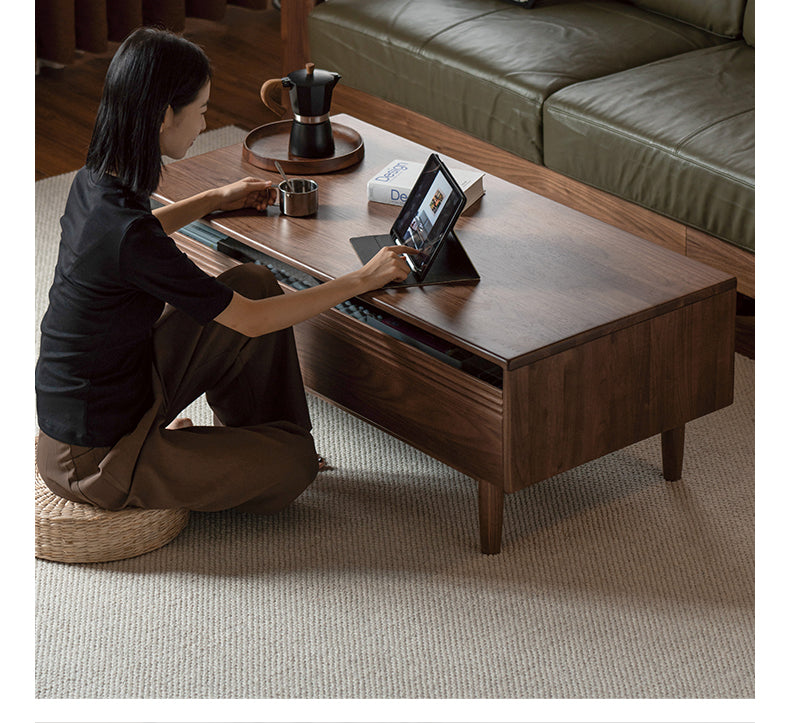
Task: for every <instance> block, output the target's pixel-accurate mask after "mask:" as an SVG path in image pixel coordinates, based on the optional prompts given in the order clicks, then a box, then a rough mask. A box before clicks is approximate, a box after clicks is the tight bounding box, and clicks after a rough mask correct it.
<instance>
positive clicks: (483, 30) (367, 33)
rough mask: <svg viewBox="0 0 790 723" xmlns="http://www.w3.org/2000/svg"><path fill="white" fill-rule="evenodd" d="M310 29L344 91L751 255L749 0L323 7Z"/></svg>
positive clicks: (349, 1)
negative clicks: (412, 114)
mask: <svg viewBox="0 0 790 723" xmlns="http://www.w3.org/2000/svg"><path fill="white" fill-rule="evenodd" d="M307 31H308V34H309V47H310V51H309V52H310V55H311V60H313V61H314V62H315V63H316V64H317V65H319V66H320V67H326V68H331V69H332V70H334V71H337V72H339V73H340V74H341V75H342V77H343V83H344V84H346V85H349V86H351V87H352V88H356V89H358V90H360V91H364V92H365V93H368V94H370V95H373V96H376V97H379V98H383V99H385V100H388V101H391V102H393V103H396V104H397V105H399V106H403V107H405V108H409V109H411V110H414V111H417V112H418V113H421V114H423V115H425V116H428V117H429V118H432V119H434V120H438V121H441V122H443V123H445V124H447V125H449V126H452V127H454V128H458V129H461V130H463V131H465V132H466V133H469V134H470V135H472V136H475V137H477V138H480V139H482V140H485V141H487V142H489V143H492V144H493V145H495V146H498V147H499V148H502V149H505V150H507V151H510V152H512V153H515V154H517V155H518V156H521V157H522V158H524V159H526V160H527V161H530V162H532V163H535V164H540V165H542V166H545V167H546V168H549V169H552V170H554V171H557V172H559V173H561V174H563V176H567V177H570V178H572V179H576V180H578V181H581V182H583V183H584V184H586V185H589V186H592V187H595V188H597V189H601V190H603V191H606V192H608V193H610V194H612V195H614V196H616V197H619V198H621V199H626V200H628V201H630V202H633V203H635V204H637V205H639V206H642V207H644V208H647V209H650V210H652V211H654V212H657V213H658V214H661V215H662V216H666V217H668V218H671V219H674V220H676V221H679V222H680V223H682V224H684V225H686V226H687V227H689V228H692V229H698V230H700V231H702V232H704V234H707V235H710V236H711V237H715V239H720V240H722V241H723V242H725V243H726V244H729V245H731V246H734V247H737V248H738V249H740V250H741V251H742V252H746V253H747V254H752V255H753V254H754V44H755V38H754V0H694V1H693V2H690V1H688V0H633V1H632V2H624V1H623V2H620V1H617V0H589V1H586V2H585V1H581V2H580V1H578V0H576V1H569V0H536V1H535V2H534V3H529V2H527V3H519V2H516V1H515V0H419V2H413V1H411V0H326V2H321V3H319V4H317V5H316V7H315V8H313V9H312V12H311V13H310V15H309V17H308V22H307ZM752 262H753V257H752Z"/></svg>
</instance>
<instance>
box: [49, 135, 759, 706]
mask: <svg viewBox="0 0 790 723" xmlns="http://www.w3.org/2000/svg"><path fill="white" fill-rule="evenodd" d="M241 137H243V134H242V133H241V131H238V130H236V129H232V128H228V129H222V130H220V131H214V132H211V133H208V134H205V135H204V136H202V137H201V138H200V139H199V141H198V145H197V147H196V148H195V149H194V150H195V151H196V152H197V151H201V150H208V149H210V148H212V147H217V146H220V145H224V144H227V143H230V142H233V141H236V140H239V139H240V138H241ZM70 178H71V176H70V175H68V176H61V177H57V178H53V179H47V180H46V181H42V182H39V183H37V184H36V241H37V264H36V278H37V293H36V306H37V308H36V319H37V322H36V323H37V324H38V320H39V319H40V316H41V314H42V313H43V307H44V298H45V293H46V290H47V287H48V284H49V279H50V278H51V272H52V267H53V265H54V260H55V253H56V245H57V236H58V218H59V215H60V212H61V210H62V206H63V203H64V201H65V194H66V193H67V191H68V186H69V181H70ZM735 369H736V386H735V403H734V404H733V405H732V406H731V407H729V408H727V409H724V410H722V411H720V412H717V413H716V414H713V415H709V416H708V417H706V418H703V419H700V420H697V421H695V422H693V423H691V424H690V425H688V427H687V433H686V462H685V468H684V476H683V480H682V481H680V482H677V483H673V484H667V483H665V482H664V481H663V479H662V477H661V459H660V443H659V440H658V439H657V438H654V439H651V440H647V441H645V442H642V443H640V444H636V445H634V446H632V447H629V448H627V449H624V450H622V451H620V452H618V453H615V454H612V455H609V456H607V457H605V458H603V459H601V460H598V461H596V462H592V463H590V464H587V465H584V466H582V467H580V468H578V469H576V470H573V471H571V472H568V473H566V474H563V475H560V476H558V477H555V478H553V479H551V480H548V481H546V482H544V483H541V484H539V485H536V486H534V487H532V488H530V489H528V490H525V491H523V492H521V493H518V494H516V495H511V496H508V497H507V498H506V501H505V531H504V540H503V553H502V554H501V555H498V556H492V557H487V556H483V555H481V554H480V553H479V552H478V543H477V539H476V529H477V528H476V485H475V483H474V482H473V481H472V480H470V479H468V478H466V477H464V476H463V475H460V474H458V473H457V472H455V471H454V470H452V469H449V468H447V467H445V466H444V465H442V464H440V463H438V462H435V461H434V460H432V459H430V458H428V457H426V456H425V455H423V454H421V453H419V452H417V451H415V450H414V449H412V448H410V447H408V446H406V445H404V444H402V443H400V442H398V441H397V440H394V439H392V438H391V437H388V436H387V435H385V434H383V433H381V432H379V431H378V430H376V429H373V428H372V427H370V426H368V425H366V424H365V423H364V422H361V421H359V420H357V419H355V418H353V417H351V416H349V415H347V414H345V413H342V412H340V411H338V410H336V409H334V408H333V407H331V406H330V405H328V404H326V403H324V402H322V401H321V400H317V399H313V398H311V400H310V404H311V410H312V413H313V420H314V424H315V433H316V437H317V443H318V447H319V449H320V450H321V451H322V452H323V453H324V454H325V455H326V456H327V457H328V458H329V460H330V461H331V462H332V464H333V465H334V466H335V467H336V469H335V470H334V471H331V472H327V473H325V474H323V475H321V476H320V477H319V480H318V481H317V482H316V483H315V484H314V485H313V486H312V487H311V488H310V489H309V490H308V491H307V492H306V493H305V494H304V495H303V497H301V498H300V499H299V500H298V501H297V502H296V503H295V504H294V505H293V506H292V507H291V508H289V509H288V510H286V511H285V512H284V513H282V514H280V515H278V516H275V517H269V518H258V517H254V516H248V515H243V514H238V513H233V512H227V513H220V514H194V515H193V516H192V518H191V521H190V523H189V525H188V527H187V529H186V530H185V531H184V532H183V533H182V535H181V536H180V537H178V538H177V539H176V540H175V541H174V542H173V543H171V544H170V545H168V546H167V547H165V548H163V549H161V550H158V551H156V552H153V553H150V554H148V555H145V556H142V557H139V558H136V559H132V560H127V561H122V562H116V563H108V564H102V565H86V566H66V565H60V564H55V563H48V562H42V561H38V562H37V563H36V660H35V668H36V695H37V697H39V698H189V697H192V698H399V699H402V698H565V699H569V698H637V699H639V698H684V699H691V698H704V699H714V698H730V699H732V698H751V697H753V696H754V579H753V571H754V554H753V553H754V363H753V362H752V361H750V360H748V359H746V358H743V357H737V358H736V365H735ZM190 414H192V415H193V417H194V419H195V421H196V422H198V423H204V424H208V423H210V419H209V415H208V409H207V407H206V406H205V404H204V403H202V402H201V403H198V404H196V405H193V408H191V409H190ZM56 717H57V716H56ZM525 719H526V718H524V719H522V720H525ZM454 720H457V719H454ZM476 720H479V719H476ZM607 720H609V719H607ZM612 720H614V718H612ZM662 720H663V718H662Z"/></svg>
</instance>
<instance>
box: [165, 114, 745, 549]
mask: <svg viewBox="0 0 790 723" xmlns="http://www.w3.org/2000/svg"><path fill="white" fill-rule="evenodd" d="M335 119H336V120H337V121H338V122H340V123H342V124H344V125H346V126H349V127H352V128H354V129H356V130H357V131H358V132H359V133H360V134H361V136H362V138H363V139H364V143H365V156H364V159H363V160H362V162H361V163H360V164H359V165H358V166H356V167H354V168H350V169H347V170H345V171H341V172H338V173H333V174H327V175H318V176H314V178H315V179H316V180H317V181H318V183H319V187H320V190H319V194H320V209H319V211H318V213H317V214H316V216H314V217H311V218H301V219H297V218H287V217H281V216H280V215H279V211H278V210H276V209H274V208H272V209H270V211H269V213H268V215H263V214H257V213H250V212H248V211H247V212H239V213H229V214H220V215H215V216H212V217H211V219H210V220H209V221H208V222H209V223H210V225H211V226H213V227H214V228H215V229H219V230H221V231H222V232H223V233H225V234H227V235H228V236H230V237H232V238H234V239H237V240H239V241H241V242H243V243H244V244H245V246H247V247H249V248H251V249H254V250H257V251H261V252H264V253H266V254H268V255H269V256H271V257H273V258H274V259H277V260H280V261H283V262H286V263H287V264H289V265H290V266H292V267H294V268H296V269H299V270H301V271H304V272H306V273H307V274H309V275H311V276H313V277H315V278H317V279H319V280H322V281H325V280H328V279H332V278H335V277H337V276H340V275H342V274H344V273H347V272H348V271H351V270H352V269H355V268H358V266H359V261H358V259H357V257H356V254H355V253H354V251H353V249H352V247H351V245H350V244H349V241H348V239H349V238H350V237H352V236H361V235H365V234H369V233H373V232H386V231H387V229H388V228H389V226H390V225H391V223H392V221H393V219H394V218H395V217H396V215H397V213H398V208H397V207H394V206H388V205H383V204H377V203H368V201H367V196H366V184H367V181H368V179H369V178H370V177H371V176H372V175H374V174H375V173H376V172H377V171H379V170H381V169H382V168H383V167H384V166H385V165H386V164H387V163H388V162H390V161H391V160H393V159H396V158H399V159H405V160H415V161H422V160H424V159H425V158H426V157H427V154H428V152H429V149H427V148H425V147H422V146H418V145H416V144H414V143H412V142H410V141H407V140H405V139H403V138H400V137H398V136H396V135H393V134H391V133H388V132H386V131H383V130H381V129H379V128H376V127H374V126H371V125H368V124H366V123H363V122H361V121H358V120H356V119H354V118H352V117H351V116H348V115H341V116H337V117H336V118H335ZM445 160H446V161H447V162H448V165H449V166H450V167H451V168H452V167H464V164H463V163H462V162H461V161H458V160H455V159H452V158H447V157H445ZM246 175H255V176H260V177H264V178H270V179H271V180H272V181H277V180H278V177H277V176H276V175H275V174H271V173H268V172H267V171H262V170H260V169H258V168H256V167H254V166H251V165H249V164H247V163H245V162H244V161H243V160H242V147H241V145H236V146H231V147H228V148H223V149H220V150H217V151H214V152H211V153H207V154H205V155H202V156H197V157H195V158H191V159H187V160H183V161H180V162H177V163H173V164H171V165H169V166H168V167H167V169H166V171H165V173H164V177H163V182H162V185H161V187H160V189H159V191H158V194H157V198H158V200H160V201H163V202H166V203H167V202H173V201H176V200H179V199H181V198H184V197H186V196H189V195H191V194H193V193H196V192H198V191H201V190H203V189H205V188H208V187H211V186H216V185H220V184H223V183H227V182H230V181H234V180H237V179H238V178H240V177H242V176H246ZM485 187H486V195H485V196H484V197H483V198H482V200H481V201H480V202H479V203H477V204H476V205H475V206H474V207H472V208H471V209H469V210H468V211H467V212H466V213H465V214H464V215H463V216H462V217H461V219H460V221H459V222H458V224H457V227H456V230H457V234H458V237H459V239H460V241H461V242H462V244H463V245H464V248H465V249H466V251H467V253H468V255H469V257H470V258H471V259H472V261H473V263H474V265H475V267H476V268H477V270H478V272H479V273H480V276H481V280H480V282H479V283H477V284H475V285H453V286H432V287H422V288H411V289H405V290H404V289H400V290H396V289H383V290H380V291H376V292H373V293H370V294H367V295H366V296H365V297H363V301H364V302H365V303H367V304H368V305H370V306H371V307H372V308H373V309H374V310H376V311H379V312H381V313H382V314H383V315H385V317H386V318H388V319H389V320H390V321H392V322H393V323H397V324H401V325H405V328H406V332H407V334H408V333H412V332H413V334H414V336H415V337H419V338H420V339H421V340H422V342H423V343H425V342H426V340H427V341H428V343H431V341H432V340H433V341H435V342H436V346H443V347H445V348H450V356H452V354H453V350H456V351H457V352H458V355H459V356H465V357H466V361H465V362H464V364H463V365H462V366H460V367H459V365H458V364H454V363H450V362H448V360H447V359H449V358H450V357H447V358H437V357H436V355H432V354H429V353H426V351H424V350H423V349H424V348H425V347H422V348H416V347H415V346H413V345H411V344H409V343H406V342H405V341H404V340H403V339H404V336H403V335H401V336H400V337H399V338H396V337H393V336H392V335H389V334H387V333H384V332H382V331H381V330H380V329H379V328H376V327H374V326H371V325H369V324H367V323H364V322H363V321H359V320H358V319H356V318H353V317H350V316H348V315H347V314H343V313H341V312H340V311H338V310H336V309H330V310H329V311H327V312H325V313H323V314H321V315H319V316H317V317H315V318H314V319H312V320H310V321H307V322H304V323H302V324H299V325H298V326H297V328H296V329H295V332H296V339H297V345H298V348H299V352H300V358H301V363H302V370H303V374H304V379H305V384H306V386H307V387H308V389H309V390H311V391H312V392H313V393H315V394H317V395H319V396H321V397H323V398H325V399H327V400H329V401H331V402H333V403H334V404H336V405H338V406H340V407H341V408H343V409H345V410H347V411H349V412H351V413H353V414H355V415H358V416H359V417H361V418H363V419H365V420H367V421H368V422H370V423H371V424H374V425H376V426H378V427H380V428H381V429H384V430H385V431H387V432H389V433H390V434H393V435H395V436H396V437H398V438H400V439H402V440H405V441H406V442H408V443H409V444H411V445H413V446H414V447H416V448H418V449H420V450H422V451H423V452H426V453H427V454H429V455H431V456H433V457H435V458H436V459H439V460H441V461H442V462H444V463H446V464H448V465H450V466H452V467H454V468H456V469H457V470H459V471H460V472H462V473H464V474H466V475H468V476H470V477H472V478H473V479H475V480H476V481H477V482H478V489H479V519H480V540H481V547H482V550H483V552H485V553H496V552H499V550H500V547H501V536H502V510H503V502H504V493H505V492H516V491H518V490H520V489H522V488H524V487H526V486H527V485H531V484H533V483H535V482H539V481H541V480H545V479H547V478H549V477H552V476H553V475H556V474H558V473H560V472H563V471H565V470H568V469H571V468H573V467H576V466H578V465H580V464H583V463H584V462H588V461H590V460H593V459H596V458H598V457H600V456H602V455H605V454H608V453H610V452H613V451H615V450H618V449H621V448H623V447H625V446H627V445H630V444H633V443H635V442H637V441H639V440H642V439H645V438H647V437H650V436H653V435H659V434H660V435H661V446H662V453H663V474H664V477H665V478H666V479H667V480H675V479H678V478H679V477H680V475H681V469H682V464H683V446H684V428H685V424H686V422H688V421H690V420H692V419H695V418H697V417H700V416H702V415H704V414H708V413H710V412H713V411H715V410H717V409H720V408H722V407H724V406H726V405H728V404H730V403H731V402H732V397H733V354H734V319H735V284H736V281H735V278H734V277H731V276H729V275H728V274H725V273H723V272H720V271H717V270H714V269H712V268H709V267H707V266H704V265H702V264H700V263H698V262H695V261H693V260H690V259H688V258H685V257H683V256H680V255H679V254H676V253H674V252H672V251H669V250H666V249H664V248H662V247H660V246H657V245H655V244H653V243H651V242H648V241H645V240H642V239H640V238H638V237H636V236H633V235H631V234H629V233H626V232H624V231H620V230H618V229H616V228H614V227H612V226H609V225H607V224H605V223H602V222H600V221H596V220H594V219H592V218H590V217H588V216H585V215H583V214H581V213H578V212H576V211H573V210H570V209H568V208H565V207H563V206H561V205H559V204H557V203H555V202H553V201H550V200H547V199H545V198H542V197H540V196H538V195H536V194H534V193H531V192H529V191H526V190H524V189H522V188H520V187H518V186H515V185H512V184H510V183H507V182H506V181H503V180H501V179H499V178H496V177H494V176H492V175H487V176H486V178H485ZM176 240H177V242H178V243H179V244H180V245H181V247H182V248H184V249H185V250H186V251H187V253H189V254H190V255H191V256H192V257H193V258H194V259H195V261H196V262H197V263H198V264H200V265H201V266H202V267H203V268H205V269H206V270H207V271H209V272H211V273H219V272H221V271H222V270H224V269H225V268H228V267H229V266H232V265H233V264H235V263H238V261H237V260H235V259H232V258H230V257H228V256H227V255H225V254H223V253H220V252H217V251H214V250H212V249H207V248H205V247H204V246H203V245H201V244H199V243H197V242H195V241H193V240H192V239H190V238H187V237H185V236H182V235H180V234H177V235H176ZM288 290H289V289H288V288H286V291H288ZM410 330H411V331H410ZM481 369H483V370H484V372H483V373H481V372H480V370H481ZM492 370H493V372H494V373H491V372H492Z"/></svg>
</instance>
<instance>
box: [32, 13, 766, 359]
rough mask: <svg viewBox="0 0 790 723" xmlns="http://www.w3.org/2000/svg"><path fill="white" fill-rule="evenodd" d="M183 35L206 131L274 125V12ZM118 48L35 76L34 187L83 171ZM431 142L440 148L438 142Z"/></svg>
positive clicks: (743, 325) (750, 331)
mask: <svg viewBox="0 0 790 723" xmlns="http://www.w3.org/2000/svg"><path fill="white" fill-rule="evenodd" d="M184 35H185V36H186V37H188V38H189V39H190V40H192V41H194V42H196V43H198V44H199V45H201V46H202V47H203V48H204V50H205V51H206V53H207V54H208V56H209V58H210V59H211V61H212V65H213V70H214V79H213V83H212V94H211V103H210V105H209V110H208V113H207V114H206V124H207V129H208V130H213V129H215V128H221V127H223V126H226V125H236V126H238V127H239V128H243V129H245V130H252V129H253V128H256V127H257V126H260V125H263V124H264V123H270V122H271V121H274V120H277V118H276V117H275V116H274V115H273V114H272V112H271V111H269V110H268V109H267V108H266V107H265V106H264V105H263V104H262V103H261V100H260V95H259V91H260V86H261V84H262V83H263V81H265V80H267V79H269V78H277V77H280V76H281V75H282V67H281V65H282V63H281V57H282V49H281V42H280V13H279V11H277V10H274V9H270V10H248V9H246V8H241V7H237V6H233V5H230V6H228V9H227V12H226V15H225V19H224V21H223V22H221V23H216V22H211V21H208V20H197V19H194V18H189V19H187V25H186V30H185V32H184ZM117 47H118V44H117V43H115V44H111V47H110V49H109V50H108V52H107V53H104V54H102V55H91V54H84V55H82V56H80V57H79V58H78V59H77V61H76V62H75V63H74V64H72V65H69V66H66V67H65V68H59V69H56V68H51V67H42V68H41V69H40V72H39V74H38V75H37V76H36V180H37V181H38V180H40V179H42V178H47V177H48V176H54V175H58V174H61V173H68V172H69V171H74V170H76V169H78V168H80V167H81V166H82V165H83V164H84V163H85V155H86V153H87V150H88V144H89V142H90V137H91V132H92V130H93V121H94V118H95V115H96V110H97V108H98V105H99V99H100V97H101V91H102V86H103V84H104V76H105V73H106V72H107V66H108V65H109V63H110V59H111V58H112V55H113V53H114V52H115V50H116V49H117ZM341 90H342V89H341ZM336 95H337V99H336V102H333V108H332V110H333V112H336V113H351V114H353V115H357V116H358V117H359V118H361V119H363V120H366V121H368V122H372V123H374V124H376V125H378V124H379V122H380V121H381V119H380V118H379V117H378V116H379V115H380V114H379V112H377V109H376V108H375V107H359V108H356V107H353V106H354V104H355V99H356V96H355V95H354V94H353V93H351V92H348V93H345V94H344V93H342V92H338V93H336ZM368 105H369V104H368ZM406 126H408V123H407V124H406ZM393 130H396V132H400V133H401V134H402V135H404V136H407V137H411V138H412V139H413V140H417V141H418V142H419V141H420V138H419V137H417V135H415V133H417V130H419V129H413V128H409V127H404V128H393ZM410 131H411V132H410ZM423 142H424V143H425V142H426V141H424V140H423ZM436 142H437V144H438V145H441V142H440V139H438V138H437V139H436ZM438 145H437V150H439V151H440V152H441V151H442V148H440V147H438ZM481 167H482V166H481ZM741 302H743V303H740V304H739V306H740V309H739V312H740V313H739V317H738V324H737V330H736V346H737V349H738V351H739V352H740V353H742V354H746V355H747V356H749V357H751V358H754V302H753V300H750V299H741Z"/></svg>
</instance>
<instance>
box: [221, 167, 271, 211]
mask: <svg viewBox="0 0 790 723" xmlns="http://www.w3.org/2000/svg"><path fill="white" fill-rule="evenodd" d="M214 193H215V194H216V199H217V200H216V203H217V207H216V209H215V210H216V211H236V210H238V209H240V208H254V209H256V210H257V211H265V210H266V207H267V206H271V205H273V204H275V203H277V189H276V188H273V187H272V182H271V181H264V180H263V179H261V178H253V177H252V176H248V177H247V178H242V179H241V180H240V181H236V182H235V183H229V184H228V185H227V186H220V187H219V188H216V189H215V190H214Z"/></svg>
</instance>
